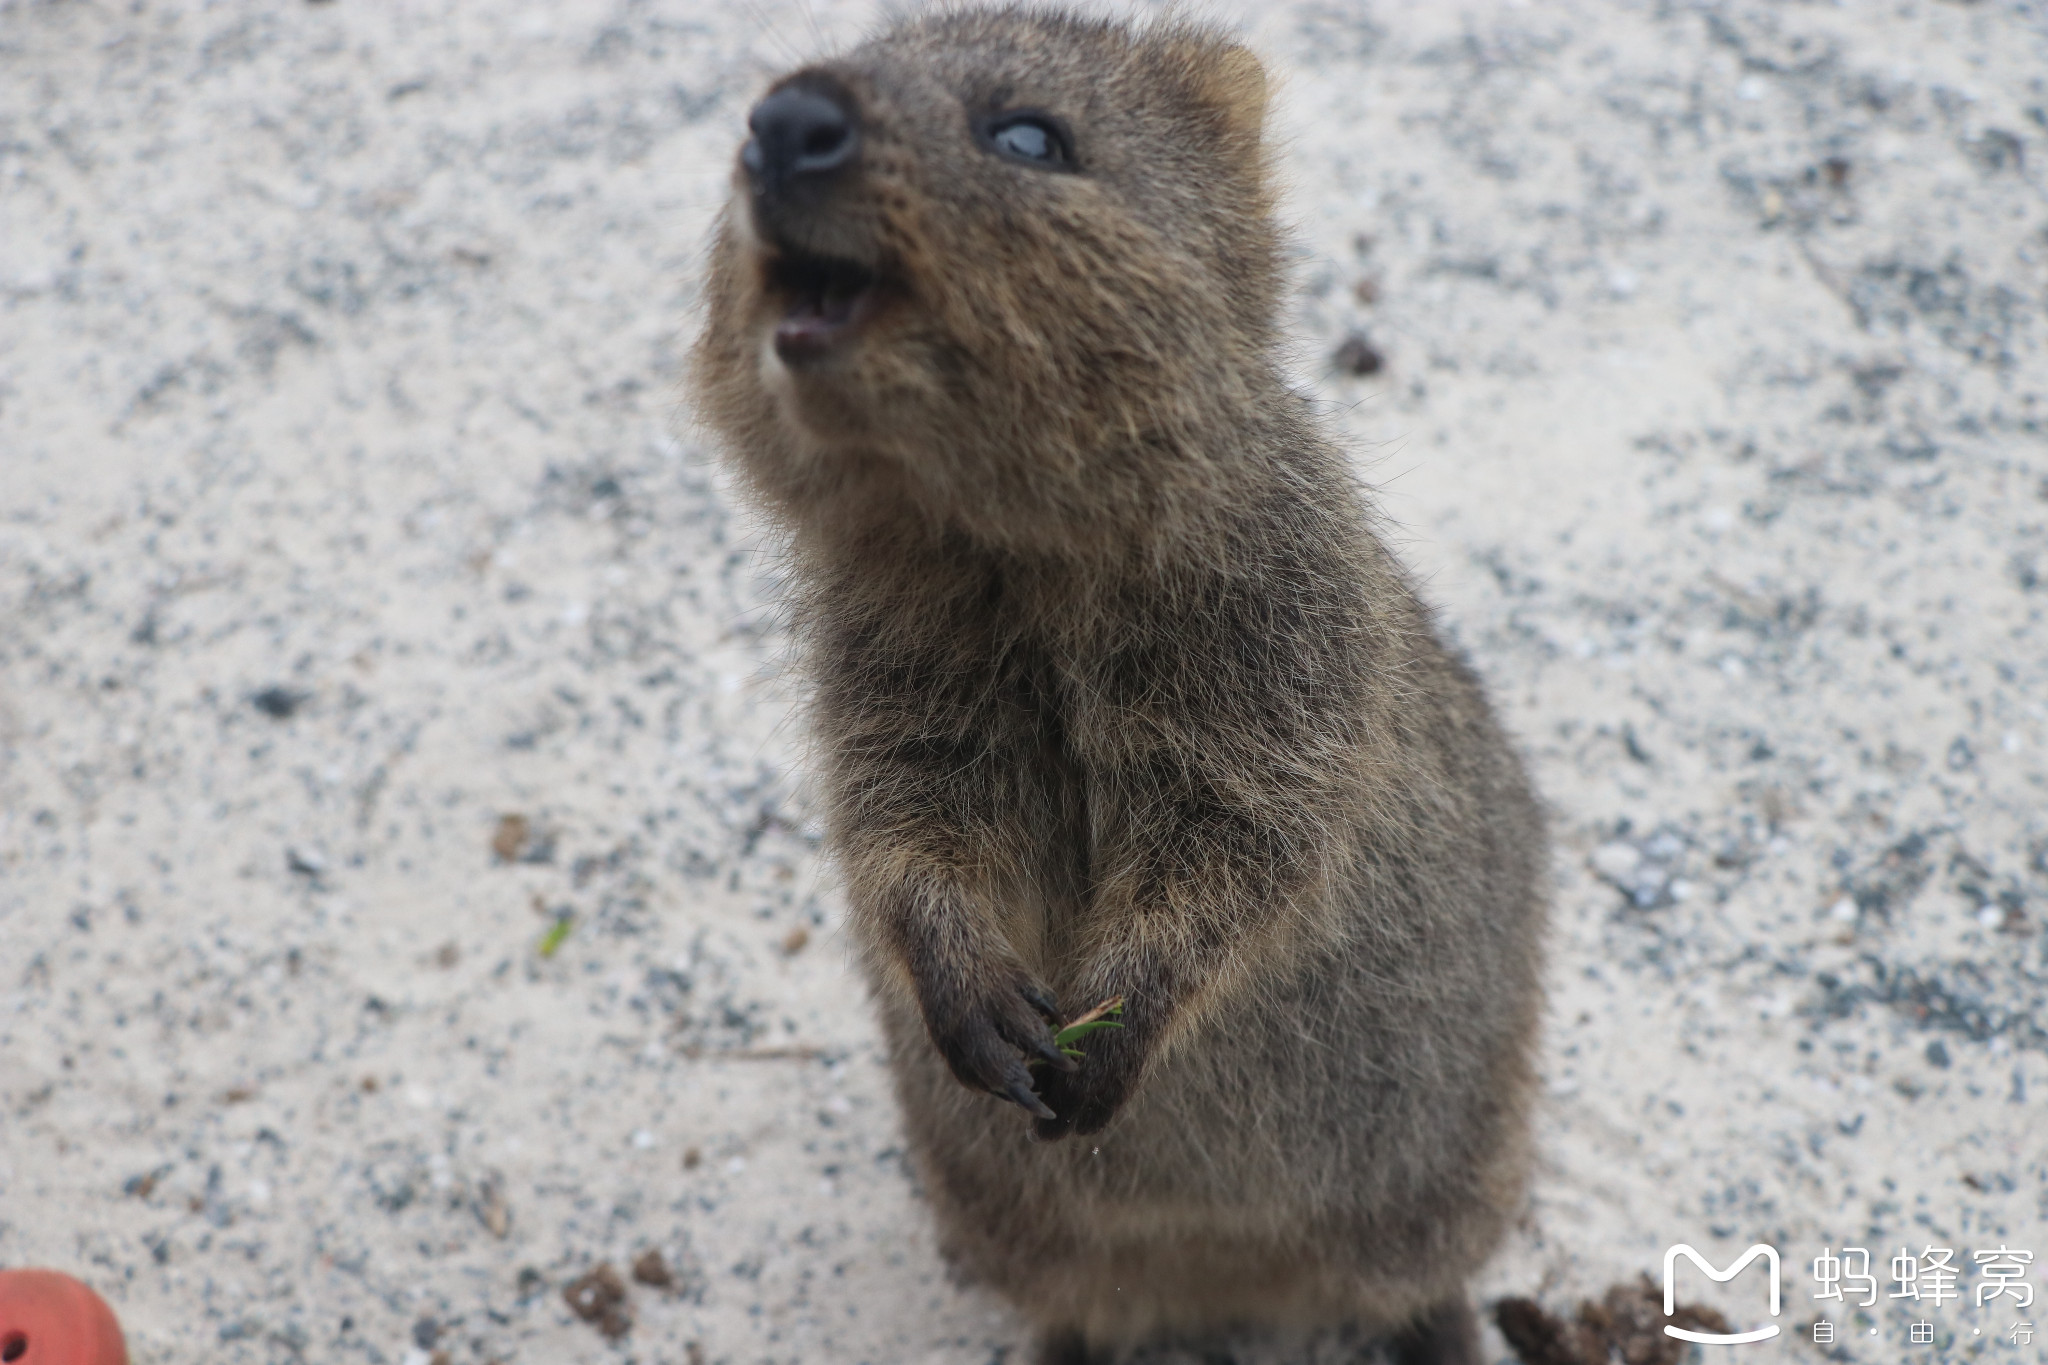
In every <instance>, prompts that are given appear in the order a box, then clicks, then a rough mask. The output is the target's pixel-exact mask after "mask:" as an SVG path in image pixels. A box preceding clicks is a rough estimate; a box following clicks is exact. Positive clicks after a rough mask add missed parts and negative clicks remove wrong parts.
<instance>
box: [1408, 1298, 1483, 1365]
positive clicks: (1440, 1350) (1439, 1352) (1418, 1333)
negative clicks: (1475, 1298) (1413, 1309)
mask: <svg viewBox="0 0 2048 1365" xmlns="http://www.w3.org/2000/svg"><path fill="white" fill-rule="evenodd" d="M1387 1359H1388V1360H1389V1361H1391V1362H1392V1365H1480V1360H1479V1318H1478V1317H1477V1315H1475V1314H1474V1313H1473V1311H1472V1305H1471V1303H1470V1302H1469V1301H1467V1300H1466V1299H1465V1298H1464V1297H1463V1296H1462V1295H1461V1296H1459V1297H1458V1298H1455V1299H1449V1300H1446V1301H1445V1302H1443V1303H1440V1304H1438V1305H1437V1306H1436V1307H1434V1308H1432V1309H1430V1310H1429V1312H1427V1313H1425V1314H1423V1315H1422V1317H1421V1318H1420V1319H1418V1320H1417V1321H1415V1322H1414V1323H1412V1324H1410V1325H1409V1326H1407V1327H1405V1328H1403V1329H1402V1330H1401V1331H1399V1332H1397V1333H1395V1334H1394V1336H1393V1338H1392V1339H1391V1340H1389V1341H1388V1343H1387Z"/></svg>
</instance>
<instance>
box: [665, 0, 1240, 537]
mask: <svg viewBox="0 0 2048 1365" xmlns="http://www.w3.org/2000/svg"><path fill="white" fill-rule="evenodd" d="M1265 103H1266V81H1265V77H1264V74H1263V72H1262V71H1261V69H1260V67H1259V64H1258V62H1257V60H1256V59H1255V58H1254V57H1252V55H1251V54H1250V53H1249V52H1247V51H1246V50H1245V49H1244V48H1242V47H1240V46H1237V45H1236V44H1235V43H1233V42H1231V41H1229V40H1228V39H1226V38H1223V37H1221V36H1218V35H1216V34H1214V33H1211V32H1209V31H1207V30H1204V29H1199V28H1193V27H1187V26H1162V27H1155V28H1150V29H1134V28H1131V27H1128V26H1125V25H1121V24H1117V23H1110V22H1103V21H1096V20H1083V19H1079V18H1075V17H1072V16H1069V15H1064V14H1061V13H1058V12H1055V11H1050V10H1043V9H1030V8H1017V9H996V10H980V11H949V12H945V13H941V14H938V15H934V16H929V17H924V18H917V19H912V20H909V21H907V22H904V23H902V24H900V25H898V26H896V27H894V28H892V29H889V30H888V31H886V32H884V33H882V34H880V35H879V36H877V37H875V38H873V39H871V40H870V41H868V42H866V43H864V44H862V45H861V46H859V47H857V48H855V49H853V50H852V51H850V52H848V53H846V54H845V55H843V56H840V57H836V58H834V59H831V60H828V61H823V62H818V63H816V64H814V65H810V66H806V67H804V68H802V69H801V70H798V71H794V72H791V73H790V74H788V75H786V76H784V77H782V78H781V79H780V80H778V81H776V82H775V83H774V85H773V86H771V87H770V88H769V90H768V92H767V94H766V95H765V96H764V97H763V98H762V99H761V101H760V102H759V103H758V104H756V105H755V106H754V108H753V111H752V113H751V115H750V116H749V118H748V131H749V134H750V136H749V137H748V138H747V140H746V142H745V144H744V145H743V146H742V147H741V148H740V151H739V155H738V157H737V159H736V165H735V169H734V174H733V191H734V192H733V198H732V202H731V203H730V205H729V206H728V208H727V210H726V212H725V214H724V215H723V218H722V219H721V222H720V226H719V229H718V235H717V240H716V242H715V245H714V247H713V253H712V267H711V276H710V283H709V288H708V290H707V310H708V315H707V317H706V319H705V323H704V328H703V332H702V335H701V337H700V339H699V341H698V344H697V348H696V352H695V356H694V360H693V368H694V377H695V384H696V388H697V392H698V398H699V401H700V405H701V407H702V409H703V412H704V415H705V416H706V418H707V419H708V420H709V421H710V423H711V424H712V426H713V427H714V428H715V429H716V430H717V431H718V432H719V434H720V435H721V436H722V437H723V438H724V439H725V440H726V441H727V442H728V444H729V445H730V447H731V449H732V453H733V454H734V455H735V456H736V457H737V459H738V460H739V462H740V464H741V467H742V468H743V470H744V471H745V472H746V474H747V475H748V477H749V479H750V480H751V482H752V483H753V484H754V486H755V489H756V491H757V492H758V493H759V494H760V495H762V496H763V497H764V498H765V499H766V500H767V501H768V503H769V504H770V505H771V506H772V507H774V508H776V509H777V510H778V511H779V512H780V513H782V514H783V515H784V516H785V517H787V518H789V519H791V520H793V521H796V522H798V523H802V522H806V521H811V522H816V521H823V522H825V523H826V524H832V523H834V522H838V523H845V522H847V521H849V520H851V521H860V520H864V519H867V518H868V517H869V516H884V517H886V516H890V515H896V514H901V513H902V512H904V511H909V512H911V513H913V514H914V515H917V516H919V517H922V518H923V519H925V520H926V521H928V522H932V523H936V524H943V525H947V526H951V527H956V528H958V529H960V530H963V531H965V532H967V533H968V534H970V535H976V536H983V537H987V538H990V539H992V540H995V541H998V542H1007V543H1013V544H1020V545H1023V544H1037V545H1041V546H1043V545H1050V544H1059V543H1074V542H1076V541H1086V540H1090V539H1099V538H1101V537H1103V536H1105V535H1116V534H1119V533H1120V532H1122V531H1128V529H1129V528H1131V527H1132V526H1134V525H1140V524H1143V523H1144V522H1146V521H1148V520H1156V519H1158V518H1162V517H1171V516H1172V515H1174V513H1175V511H1176V506H1177V504H1181V503H1185V502H1187V501H1188V500H1190V499H1197V500H1198V499H1200V498H1201V497H1203V496H1204V495H1205V494H1206V495H1211V496H1213V494H1214V493H1215V491H1216V489H1217V486H1218V484H1219V483H1220V482H1227V478H1225V477H1224V472H1225V471H1224V469H1223V466H1225V465H1227V464H1228V463H1229V452H1228V451H1227V449H1226V450H1222V451H1219V449H1218V432H1219V431H1225V432H1227V431H1228V430H1229V429H1230V428H1231V426H1232V423H1231V421H1230V413H1231V411H1232V410H1241V408H1242V405H1243V404H1244V403H1245V402H1248V401H1250V396H1251V394H1252V392H1253V391H1254V390H1255V389H1257V388H1258V387H1259V378H1260V377H1261V376H1269V375H1270V372H1271V371H1270V367H1269V360H1268V355H1267V352H1268V350H1269V348H1270V343H1271V336H1272V323H1271V317H1272V314H1273V311H1274V306H1275V301H1276V295H1277V292H1278V282H1279V268H1278V264H1277V258H1278V248H1277V243H1276V237H1275V233H1274V230H1273V227H1272V223H1271V205H1270V200H1269V193H1268V188H1267V174H1266V167H1265V154H1264V150H1263V144H1262V135H1261V126H1262V124H1263V121H1264V112H1265ZM1239 425H1241V422H1240V423H1239ZM1224 444H1225V445H1226V446H1227V441H1226V442H1224Z"/></svg>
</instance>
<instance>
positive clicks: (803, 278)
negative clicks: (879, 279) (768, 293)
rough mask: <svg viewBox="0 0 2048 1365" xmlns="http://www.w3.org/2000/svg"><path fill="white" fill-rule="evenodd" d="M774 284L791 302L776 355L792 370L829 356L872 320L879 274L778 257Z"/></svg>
mask: <svg viewBox="0 0 2048 1365" xmlns="http://www.w3.org/2000/svg"><path fill="white" fill-rule="evenodd" d="M768 283H769V288H770V289H771V290H773V291H774V292H775V293H776V294H778V295H780V296H782V297H783V298H785V299H787V300H788V302H789V307H788V310H787V311H786V312H784V313H783V315H782V319H781V321H779V322H777V323H776V324H775V353H776V354H777V355H778V356H780V357H782V360H783V362H784V363H785V364H790V365H797V364H801V363H803V362H804V361H807V360H816V359H819V358H820V357H822V356H824V355H826V354H827V353H829V352H830V351H831V350H832V348H833V346H834V345H835V344H837V343H838V342H839V340H840V339H841V338H843V337H844V336H846V335H847V334H848V333H849V332H851V331H852V330H853V329H854V328H855V327H856V326H857V325H858V324H859V323H860V321H861V319H862V318H864V317H865V316H867V314H868V312H869V311H870V305H871V303H872V301H873V299H874V297H875V293H876V275H875V272H874V271H873V270H871V269H869V268H868V267H867V266H864V265H861V264H859V263H858V262H855V261H847V260H840V259H837V258H835V257H830V256H805V255H800V254H794V253H791V254H784V255H781V256H777V257H775V258H774V260H772V261H771V262H770V263H769V266H768Z"/></svg>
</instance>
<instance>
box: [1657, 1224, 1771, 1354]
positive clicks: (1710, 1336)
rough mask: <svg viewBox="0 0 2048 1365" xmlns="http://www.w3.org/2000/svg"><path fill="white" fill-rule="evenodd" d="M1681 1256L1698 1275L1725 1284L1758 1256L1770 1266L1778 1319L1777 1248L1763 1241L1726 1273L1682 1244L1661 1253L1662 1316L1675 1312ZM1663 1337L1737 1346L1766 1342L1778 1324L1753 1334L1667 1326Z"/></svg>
mask: <svg viewBox="0 0 2048 1365" xmlns="http://www.w3.org/2000/svg"><path fill="white" fill-rule="evenodd" d="M1680 1256H1683V1257H1685V1258H1686V1259H1687V1260H1689V1261H1691V1262H1692V1263H1693V1264H1694V1265H1696V1266H1698V1267H1699V1268H1700V1273H1702V1274H1703V1275H1705V1276H1706V1277H1707V1278H1708V1279H1710V1280H1712V1281H1714V1282H1715V1283H1716V1284H1726V1283H1728V1281H1730V1280H1732V1279H1734V1278H1735V1277H1736V1276H1737V1275H1740V1274H1741V1273H1742V1272H1743V1269H1744V1268H1745V1267H1746V1266H1748V1264H1749V1263H1750V1262H1751V1261H1754V1260H1755V1259H1756V1258H1757V1257H1759V1256H1761V1257H1763V1258H1764V1259H1765V1260H1766V1261H1769V1262H1770V1265H1771V1316H1772V1317H1774V1318H1775V1317H1776V1316H1778V1309H1779V1306H1780V1304H1779V1272H1778V1249H1777V1248H1776V1247H1768V1246H1765V1245H1764V1244H1763V1243H1762V1242H1758V1243H1757V1244H1756V1245H1755V1246H1753V1247H1751V1248H1750V1249H1749V1250H1747V1251H1745V1252H1743V1253H1742V1259H1740V1260H1738V1261H1737V1262H1736V1263H1735V1264H1734V1265H1731V1266H1729V1267H1728V1268H1727V1269H1726V1270H1716V1269H1714V1267H1713V1266H1711V1265H1709V1264H1708V1263H1707V1258H1706V1257H1704V1256H1702V1255H1700V1254H1699V1253H1698V1252H1697V1251H1694V1250H1693V1249H1692V1248H1691V1247H1689V1246H1687V1245H1686V1244H1685V1243H1683V1242H1680V1243H1679V1244H1678V1245H1677V1246H1674V1247H1669V1248H1667V1249H1666V1250H1665V1252H1664V1316H1665V1317H1667V1318H1668V1317H1670V1316H1671V1315H1672V1314H1673V1313H1675V1312H1676V1311H1677V1304H1678V1295H1677V1288H1678V1285H1677V1271H1678V1258H1679V1257H1680ZM1664 1335H1665V1336H1667V1337H1677V1338H1678V1339H1679V1340H1680V1341H1697V1342H1702V1343H1704V1344H1706V1345H1708V1346H1740V1345H1742V1344H1743V1343H1744V1342H1750V1341H1766V1340H1768V1339H1770V1338H1771V1337H1774V1336H1776V1335H1778V1324H1776V1323H1772V1324H1771V1325H1770V1326H1768V1327H1759V1328H1757V1329H1756V1330H1755V1331H1754V1332H1691V1331H1687V1330H1686V1329H1685V1328H1683V1327H1672V1326H1669V1325H1667V1326H1666V1327H1665V1328H1664Z"/></svg>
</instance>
